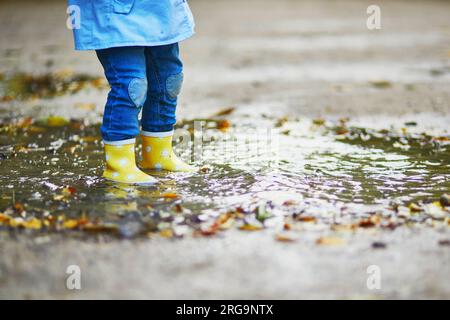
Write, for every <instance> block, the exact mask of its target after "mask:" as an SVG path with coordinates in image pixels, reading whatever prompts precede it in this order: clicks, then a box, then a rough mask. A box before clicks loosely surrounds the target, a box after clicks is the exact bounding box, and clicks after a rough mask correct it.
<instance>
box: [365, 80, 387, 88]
mask: <svg viewBox="0 0 450 320" xmlns="http://www.w3.org/2000/svg"><path fill="white" fill-rule="evenodd" d="M370 84H371V85H372V86H374V87H375V88H378V89H387V88H390V87H392V84H391V83H390V82H389V81H387V80H375V81H370Z"/></svg>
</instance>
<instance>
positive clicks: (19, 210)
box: [13, 202, 25, 214]
mask: <svg viewBox="0 0 450 320" xmlns="http://www.w3.org/2000/svg"><path fill="white" fill-rule="evenodd" d="M13 207H14V210H15V211H16V213H18V214H21V213H22V212H24V211H25V209H24V207H23V204H21V203H19V202H16V203H14V206H13Z"/></svg>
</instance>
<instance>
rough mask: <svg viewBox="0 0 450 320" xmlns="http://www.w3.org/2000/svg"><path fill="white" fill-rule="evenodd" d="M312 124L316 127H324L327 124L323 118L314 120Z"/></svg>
mask: <svg viewBox="0 0 450 320" xmlns="http://www.w3.org/2000/svg"><path fill="white" fill-rule="evenodd" d="M312 123H313V124H315V125H316V126H323V125H324V124H325V119H322V118H319V119H314V120H313V121H312Z"/></svg>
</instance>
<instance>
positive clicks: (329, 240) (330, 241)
mask: <svg viewBox="0 0 450 320" xmlns="http://www.w3.org/2000/svg"><path fill="white" fill-rule="evenodd" d="M316 244H318V245H323V246H340V245H343V244H345V240H344V239H342V238H337V237H320V238H318V239H317V240H316Z"/></svg>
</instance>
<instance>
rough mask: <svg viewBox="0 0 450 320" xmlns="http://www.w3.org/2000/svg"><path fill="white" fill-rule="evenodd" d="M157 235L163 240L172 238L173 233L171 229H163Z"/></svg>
mask: <svg viewBox="0 0 450 320" xmlns="http://www.w3.org/2000/svg"><path fill="white" fill-rule="evenodd" d="M159 235H160V236H161V237H163V238H172V237H173V231H172V229H164V230H161V231H160V232H159Z"/></svg>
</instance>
